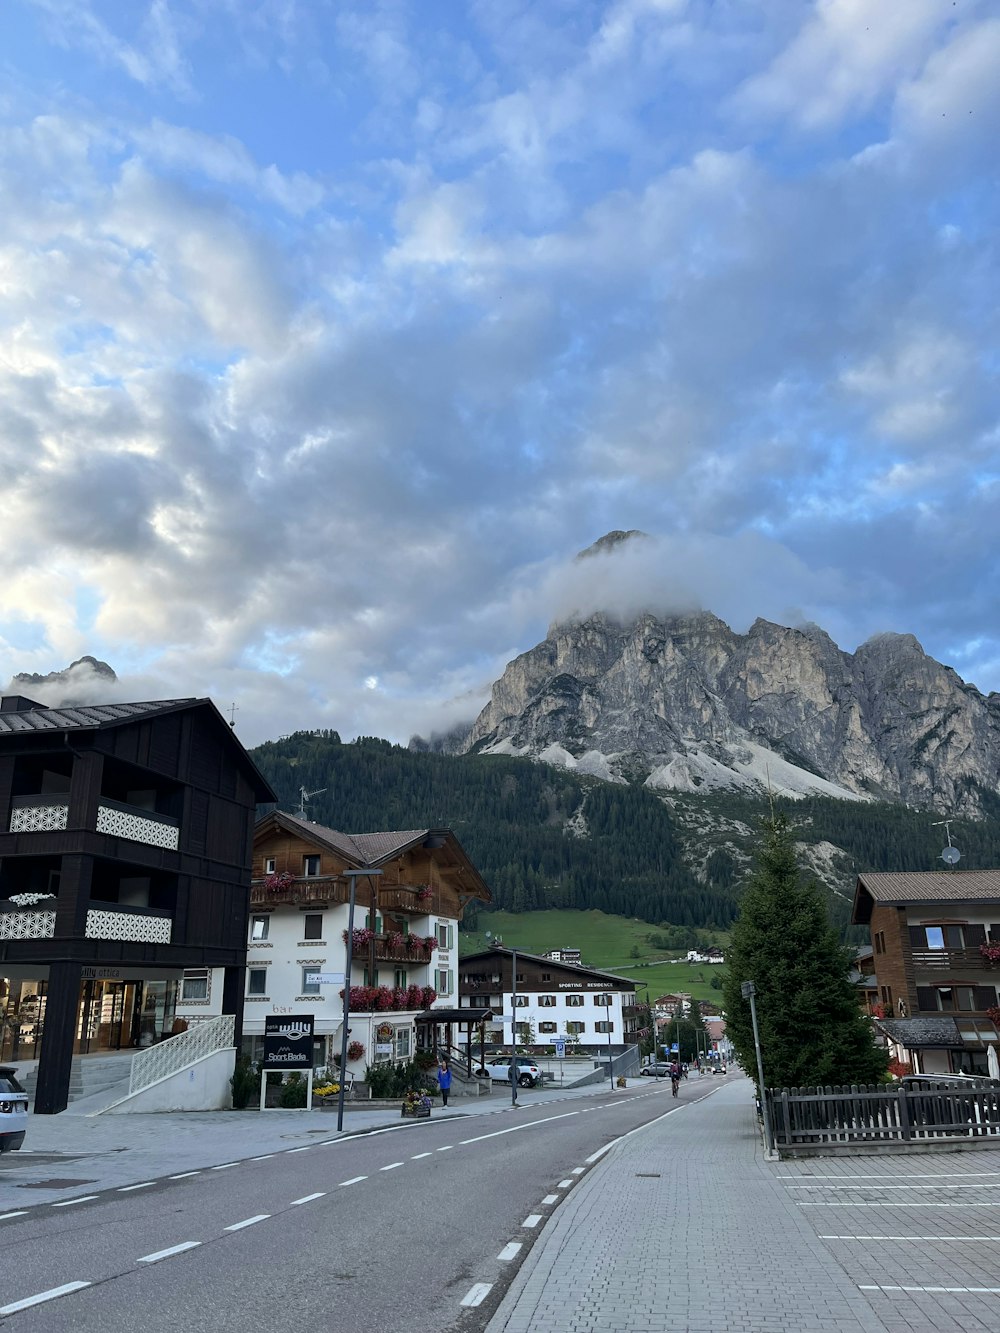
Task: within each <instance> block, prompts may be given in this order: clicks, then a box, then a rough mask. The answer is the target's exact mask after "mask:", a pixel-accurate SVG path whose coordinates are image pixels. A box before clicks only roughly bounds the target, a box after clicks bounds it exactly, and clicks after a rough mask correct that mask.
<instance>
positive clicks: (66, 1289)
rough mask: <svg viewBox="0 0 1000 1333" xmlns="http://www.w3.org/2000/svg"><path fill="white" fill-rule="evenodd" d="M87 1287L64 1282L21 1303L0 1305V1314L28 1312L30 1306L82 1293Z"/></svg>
mask: <svg viewBox="0 0 1000 1333" xmlns="http://www.w3.org/2000/svg"><path fill="white" fill-rule="evenodd" d="M89 1286H90V1283H89V1282H64V1283H63V1285H62V1286H61V1287H51V1288H50V1289H49V1290H48V1291H40V1292H39V1293H38V1295H37V1296H26V1297H25V1298H24V1300H23V1301H12V1302H11V1304H10V1305H0V1314H17V1312H18V1310H28V1309H30V1308H31V1306H32V1305H41V1304H42V1302H43V1301H54V1300H55V1299H56V1297H57V1296H68V1295H69V1293H70V1292H71V1291H82V1290H83V1288H84V1287H89Z"/></svg>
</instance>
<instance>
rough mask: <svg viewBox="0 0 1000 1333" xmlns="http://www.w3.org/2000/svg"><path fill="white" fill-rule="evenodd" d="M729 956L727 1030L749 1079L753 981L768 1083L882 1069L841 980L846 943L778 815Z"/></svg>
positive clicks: (848, 1079)
mask: <svg viewBox="0 0 1000 1333" xmlns="http://www.w3.org/2000/svg"><path fill="white" fill-rule="evenodd" d="M726 963H727V969H726V971H727V977H726V984H725V1005H726V1036H727V1037H728V1038H729V1040H730V1041H731V1042H732V1044H733V1046H734V1048H735V1050H736V1053H737V1056H738V1058H739V1061H740V1064H741V1065H742V1066H743V1068H744V1069H745V1070H746V1071H747V1073H748V1074H750V1076H751V1077H752V1078H754V1079H755V1080H756V1071H757V1063H756V1056H755V1054H754V1043H753V1028H752V1026H751V1021H750V1004H749V1001H747V1000H744V999H743V998H742V995H741V994H740V984H741V982H743V981H753V982H754V984H755V986H756V997H755V998H756V1003H757V1022H758V1026H759V1029H760V1044H761V1051H762V1054H763V1060H764V1082H765V1083H766V1085H767V1086H768V1087H771V1088H782V1087H808V1086H814V1085H826V1084H849V1083H873V1082H877V1081H878V1079H879V1078H880V1077H881V1075H882V1074H883V1073H884V1072H885V1067H886V1062H885V1055H884V1053H883V1052H882V1051H881V1050H880V1049H879V1048H878V1047H876V1046H875V1044H874V1042H873V1040H872V1030H871V1025H870V1022H869V1020H868V1019H867V1018H865V1017H864V1015H863V1014H862V1013H861V1011H860V1009H859V1007H858V997H857V994H856V992H855V990H854V987H853V986H852V985H851V983H850V981H849V980H848V978H847V972H848V966H849V958H848V955H847V951H846V950H845V949H844V948H843V947H842V946H841V945H840V943H839V940H838V938H837V932H836V931H835V929H834V928H833V926H832V925H831V923H830V919H829V916H828V914H827V910H826V906H825V904H824V902H823V899H822V897H821V895H820V890H819V887H818V885H817V884H816V881H815V880H814V879H812V878H806V877H804V876H803V875H802V873H801V871H800V869H799V866H798V864H797V861H796V857H795V848H794V845H793V842H792V835H791V831H790V829H789V827H788V824H787V822H786V820H785V818H784V817H783V816H781V815H777V816H773V817H772V818H771V819H769V820H767V821H766V822H765V824H764V826H763V832H762V837H761V841H760V846H759V848H758V851H757V857H756V864H755V867H754V871H753V874H752V876H751V878H750V882H749V884H748V885H747V888H746V890H745V891H744V894H743V899H742V902H741V903H740V910H739V916H738V917H737V920H736V923H735V925H734V926H733V932H732V937H731V942H730V946H729V948H728V950H727V952H726Z"/></svg>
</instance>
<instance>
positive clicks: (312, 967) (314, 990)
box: [299, 963, 322, 995]
mask: <svg viewBox="0 0 1000 1333" xmlns="http://www.w3.org/2000/svg"><path fill="white" fill-rule="evenodd" d="M318 971H320V968H319V967H318V966H317V965H316V964H315V963H307V964H306V965H305V966H304V967H303V968H302V976H301V977H300V980H301V982H302V989H301V990H300V991H299V994H300V995H321V994H322V991H321V990H320V985H319V982H318V981H306V973H307V972H318Z"/></svg>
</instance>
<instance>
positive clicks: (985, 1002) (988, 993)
mask: <svg viewBox="0 0 1000 1333" xmlns="http://www.w3.org/2000/svg"><path fill="white" fill-rule="evenodd" d="M973 992H974V994H975V997H976V999H975V1002H976V1008H977V1009H992V1008H993V1006H994V1005H995V1004H996V1002H997V992H996V987H995V986H975V987H973Z"/></svg>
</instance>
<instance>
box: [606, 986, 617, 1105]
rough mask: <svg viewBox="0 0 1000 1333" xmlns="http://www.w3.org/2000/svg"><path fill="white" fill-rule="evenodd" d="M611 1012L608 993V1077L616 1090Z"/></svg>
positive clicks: (612, 1089) (612, 1088) (612, 1087)
mask: <svg viewBox="0 0 1000 1333" xmlns="http://www.w3.org/2000/svg"><path fill="white" fill-rule="evenodd" d="M610 1013H611V997H610V995H608V996H606V997H605V1005H604V1026H605V1028H606V1029H607V1033H608V1079H609V1080H610V1083H611V1091H612V1092H614V1090H615V1066H614V1061H613V1060H612V1058H611V1020H610V1018H608V1014H610Z"/></svg>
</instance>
